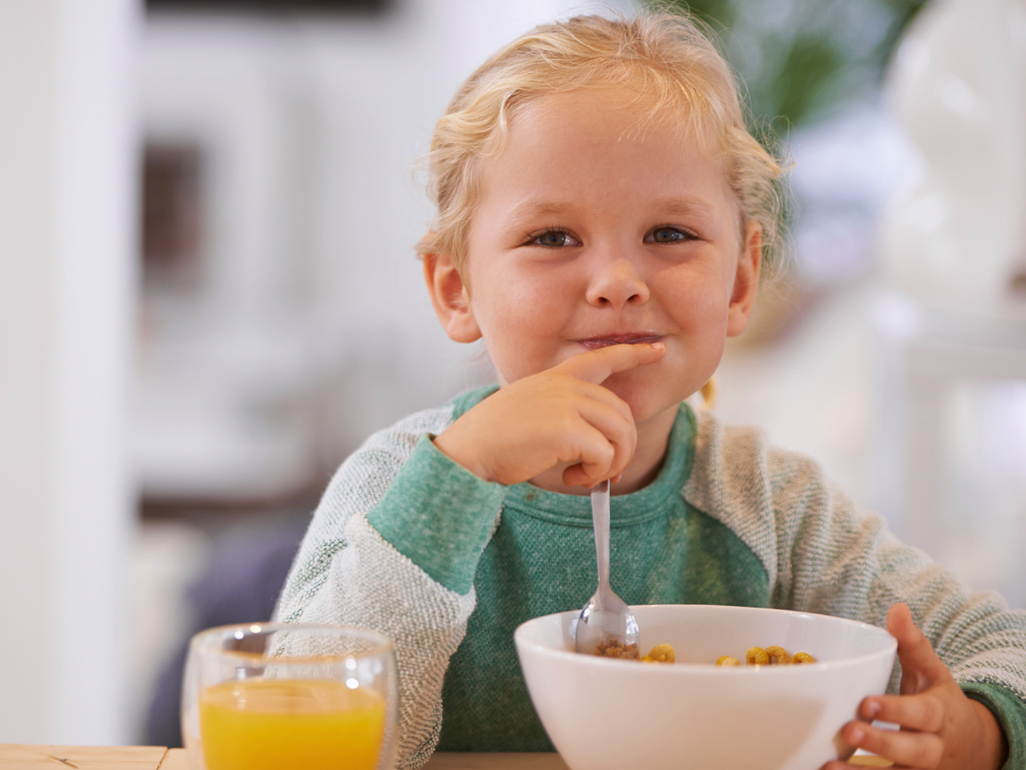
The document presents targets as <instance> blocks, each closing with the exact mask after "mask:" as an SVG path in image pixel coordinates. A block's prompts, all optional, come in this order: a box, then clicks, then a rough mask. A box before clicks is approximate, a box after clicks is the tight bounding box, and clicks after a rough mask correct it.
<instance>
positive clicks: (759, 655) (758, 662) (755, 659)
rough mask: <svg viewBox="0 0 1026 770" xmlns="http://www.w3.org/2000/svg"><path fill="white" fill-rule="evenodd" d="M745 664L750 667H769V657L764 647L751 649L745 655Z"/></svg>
mask: <svg viewBox="0 0 1026 770" xmlns="http://www.w3.org/2000/svg"><path fill="white" fill-rule="evenodd" d="M745 663H747V664H748V665H749V666H768V665H769V655H767V654H766V650H764V649H762V647H749V648H748V652H746V653H745Z"/></svg>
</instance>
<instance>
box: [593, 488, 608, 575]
mask: <svg viewBox="0 0 1026 770" xmlns="http://www.w3.org/2000/svg"><path fill="white" fill-rule="evenodd" d="M591 522H592V526H594V528H595V559H596V562H597V564H598V583H599V595H601V594H602V589H605V588H608V587H609V480H608V479H606V480H605V481H603V482H602V483H600V484H599V485H597V486H596V487H595V488H594V489H592V490H591Z"/></svg>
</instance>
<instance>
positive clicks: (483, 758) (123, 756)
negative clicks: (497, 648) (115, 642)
mask: <svg viewBox="0 0 1026 770" xmlns="http://www.w3.org/2000/svg"><path fill="white" fill-rule="evenodd" d="M851 761H852V762H853V763H855V764H860V765H873V766H876V767H888V766H890V763H889V762H884V761H883V760H881V759H879V758H878V757H869V756H864V757H853V758H852V760H851ZM0 768H2V770H40V769H41V768H47V769H48V770H195V768H194V767H193V766H192V764H191V763H190V762H189V757H188V754H186V752H185V750H184V749H166V748H164V747H162V746H28V745H22V744H6V743H4V744H0ZM425 770H568V768H567V766H566V764H565V763H564V762H563V760H561V759H560V758H559V755H558V754H530V753H520V754H498V753H495V754H473V753H444V752H442V753H438V754H435V755H434V756H433V757H432V758H431V761H430V762H428V764H427V766H426V768H425Z"/></svg>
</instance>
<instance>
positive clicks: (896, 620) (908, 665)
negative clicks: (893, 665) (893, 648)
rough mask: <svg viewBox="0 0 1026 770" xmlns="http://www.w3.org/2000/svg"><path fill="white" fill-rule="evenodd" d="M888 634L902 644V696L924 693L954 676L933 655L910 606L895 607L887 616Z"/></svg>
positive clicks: (900, 656) (935, 654) (900, 658)
mask: <svg viewBox="0 0 1026 770" xmlns="http://www.w3.org/2000/svg"><path fill="white" fill-rule="evenodd" d="M887 631H888V632H889V633H890V634H891V636H893V637H894V638H895V639H897V640H898V660H899V661H900V662H901V693H902V694H903V695H906V694H909V693H916V692H922V691H923V690H925V689H926V688H927V687H929V686H930V685H931V684H936V683H937V682H941V681H944V680H945V679H949V678H951V672H950V671H948V667H947V666H945V665H944V662H943V661H942V660H941V659H940V658H938V657H937V653H935V652H934V651H933V645H932V644H930V640H929V639H927V638H926V635H925V634H923V632H922V631H920V630H919V627H918V626H917V625H916V624H915V623H914V622H913V621H912V612H911V610H909V608H908V605H905V604H895V605H894V606H893V607H891V609H890V611H889V612H888V613H887Z"/></svg>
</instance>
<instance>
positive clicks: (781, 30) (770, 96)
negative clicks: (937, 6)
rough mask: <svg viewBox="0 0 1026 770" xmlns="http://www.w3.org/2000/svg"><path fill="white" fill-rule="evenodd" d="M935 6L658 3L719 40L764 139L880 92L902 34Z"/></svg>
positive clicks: (809, 1) (857, 0)
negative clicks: (685, 12) (683, 13)
mask: <svg viewBox="0 0 1026 770" xmlns="http://www.w3.org/2000/svg"><path fill="white" fill-rule="evenodd" d="M927 2H928V0H692V1H691V2H685V0H669V1H668V0H656V1H655V2H650V4H651V5H655V6H658V7H666V6H667V5H669V6H671V7H672V6H677V7H680V8H684V9H690V10H691V12H692V13H693V14H694V15H695V16H696V17H697V18H699V19H700V20H702V21H704V22H705V23H706V24H708V25H709V26H710V27H711V28H712V29H713V31H715V32H716V33H717V34H719V36H720V38H721V40H722V41H723V51H724V53H725V54H726V55H727V58H728V59H729V60H730V62H731V64H733V66H734V68H735V69H736V70H737V72H738V74H739V75H740V76H741V78H742V79H743V80H744V82H745V84H746V85H747V88H748V103H749V107H750V110H751V113H752V118H753V120H754V121H755V126H753V128H754V129H755V130H756V131H757V133H760V134H764V135H765V134H767V133H769V134H777V135H779V136H786V135H787V133H788V132H789V130H790V129H791V128H793V127H797V126H801V125H803V124H806V123H809V122H813V121H815V120H817V119H820V118H822V117H824V116H825V115H826V114H828V113H830V112H831V111H833V110H835V109H837V108H838V107H840V106H842V105H843V104H844V103H846V102H848V101H850V100H852V99H858V98H866V97H869V96H871V95H872V94H873V93H874V92H875V91H876V90H877V89H878V88H879V86H880V83H881V81H882V79H883V75H884V72H885V69H886V66H887V63H888V62H889V61H890V58H891V54H892V53H893V51H894V49H895V47H896V45H897V43H898V41H899V40H900V38H901V34H902V32H903V31H904V30H905V28H906V27H907V26H908V24H909V22H911V21H912V19H913V18H914V17H915V15H916V14H917V13H918V12H919V11H920V10H921V9H922V8H923V6H925V5H926V3H927Z"/></svg>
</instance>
